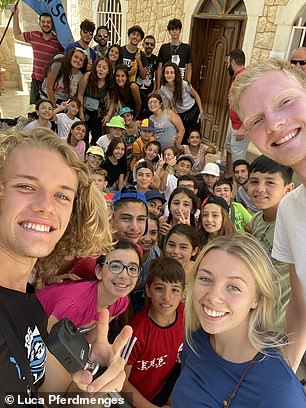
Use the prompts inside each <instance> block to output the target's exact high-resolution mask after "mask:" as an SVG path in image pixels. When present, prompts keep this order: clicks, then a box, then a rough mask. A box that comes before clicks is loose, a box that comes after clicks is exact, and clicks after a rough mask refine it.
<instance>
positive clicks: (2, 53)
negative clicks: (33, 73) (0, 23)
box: [0, 27, 20, 88]
mask: <svg viewBox="0 0 306 408" xmlns="http://www.w3.org/2000/svg"><path fill="white" fill-rule="evenodd" d="M3 31H4V27H0V37H2V33H3ZM0 67H1V68H5V69H6V72H5V87H7V88H17V87H18V86H19V81H20V79H19V77H20V76H19V68H18V65H17V62H16V58H15V50H14V35H13V29H12V28H9V29H8V31H7V33H6V36H5V38H4V40H3V42H2V44H1V46H0Z"/></svg>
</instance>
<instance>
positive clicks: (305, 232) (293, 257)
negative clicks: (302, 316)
mask: <svg viewBox="0 0 306 408" xmlns="http://www.w3.org/2000/svg"><path fill="white" fill-rule="evenodd" d="M305 254H306V188H305V186H304V185H303V184H302V185H300V186H299V187H297V188H296V189H295V190H293V191H292V192H291V193H289V194H287V195H286V196H285V197H284V198H283V199H282V201H281V202H280V204H279V207H278V211H277V217H276V225H275V233H274V241H273V250H272V257H273V258H275V259H277V260H278V261H282V262H286V263H289V264H294V266H295V270H296V274H297V276H298V278H299V280H300V282H301V284H302V287H303V291H304V298H305V302H306V256H305Z"/></svg>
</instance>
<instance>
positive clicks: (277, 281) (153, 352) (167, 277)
mask: <svg viewBox="0 0 306 408" xmlns="http://www.w3.org/2000/svg"><path fill="white" fill-rule="evenodd" d="M113 123H114V122H113ZM113 123H112V124H113ZM118 123H119V122H118ZM141 126H143V127H144V128H145V129H142V128H141ZM110 128H112V127H111V126H110ZM112 136H113V137H111V141H110V143H109V146H108V147H107V148H106V153H107V152H109V151H112V155H111V156H109V157H108V156H107V154H106V156H107V159H109V163H110V164H112V165H114V164H115V163H114V160H112V158H116V160H117V161H118V162H119V160H120V159H121V157H120V155H121V154H123V155H124V154H125V143H124V142H123V139H121V138H120V137H119V136H116V135H112ZM143 136H144V137H143ZM151 137H154V132H153V131H151V130H150V121H149V120H145V121H142V122H141V125H140V139H141V143H143V145H144V147H145V149H144V150H143V152H144V157H143V158H140V157H139V156H136V162H135V166H134V168H133V170H135V172H134V175H133V178H135V181H136V184H135V185H132V184H128V185H125V186H124V185H123V186H121V188H120V189H118V188H116V189H115V191H114V192H113V193H109V190H108V189H107V182H108V180H109V178H108V173H107V171H106V169H105V168H103V163H105V162H106V161H104V162H103V160H104V152H103V149H102V148H101V147H100V146H98V145H97V146H91V147H90V148H89V149H88V150H87V153H86V158H85V160H86V163H87V165H88V167H89V168H90V169H91V172H92V176H93V180H94V182H95V184H96V186H97V187H98V189H99V190H100V191H101V192H102V193H103V194H104V197H105V198H106V199H107V201H108V205H109V209H110V212H111V224H112V229H113V239H114V242H116V243H115V244H114V247H113V249H112V250H111V251H110V252H109V253H108V254H106V256H99V257H98V258H92V257H90V258H79V259H73V260H69V262H68V265H69V266H68V267H67V265H65V267H64V265H63V268H62V269H60V270H59V272H58V276H57V278H58V282H60V283H56V284H54V285H48V284H47V283H48V282H44V283H43V285H42V286H44V287H43V288H42V289H40V290H38V291H37V296H38V298H39V300H40V301H41V303H42V305H43V307H44V309H45V311H46V313H47V315H48V317H49V328H50V327H52V325H53V324H54V323H56V322H57V321H58V320H60V319H61V318H62V317H68V318H70V319H71V320H72V321H73V322H74V323H75V324H76V325H77V326H78V327H84V326H85V327H87V328H91V327H94V323H95V322H96V321H97V319H98V315H99V312H100V311H101V310H102V309H103V308H108V309H109V312H110V321H111V328H112V331H113V332H114V333H116V332H117V330H118V325H119V327H121V326H122V325H125V324H127V323H129V324H130V325H131V326H132V328H133V336H132V337H131V338H130V341H129V343H128V345H127V346H126V348H125V351H124V353H125V356H126V360H127V365H126V369H125V370H126V381H125V383H124V387H123V395H124V396H125V398H126V399H127V400H128V401H129V402H130V403H131V404H133V406H134V407H139V408H140V407H141V408H143V407H154V406H155V407H158V406H163V407H168V406H169V407H170V406H172V407H180V406H185V405H184V404H185V401H186V399H187V398H189V391H188V390H189V386H190V390H191V391H190V392H192V400H193V401H194V405H193V406H195V407H200V406H202V405H201V404H200V402H199V400H202V397H201V395H205V398H208V400H210V399H212V400H214V399H215V398H216V397H215V395H218V398H219V394H220V395H223V394H222V393H224V395H223V397H222V398H225V397H226V396H227V395H230V392H231V391H232V389H234V385H235V383H236V382H237V383H238V380H239V376H240V375H241V374H243V375H244V372H243V367H245V365H244V364H246V363H244V361H249V360H252V361H253V359H255V360H256V362H257V363H258V362H260V364H257V369H256V370H254V371H255V373H256V375H255V374H254V375H255V377H254V376H252V375H250V380H252V381H254V382H255V387H256V389H258V390H260V387H262V384H261V382H260V381H261V380H260V378H259V377H260V375H262V373H263V372H265V370H267V372H266V375H269V374H268V373H269V372H272V373H273V375H274V374H275V372H277V371H279V372H280V373H281V374H280V377H279V380H278V376H277V375H276V374H275V380H274V382H275V389H277V390H278V393H276V392H275V393H272V394H273V395H272V396H271V395H270V394H269V396H268V397H267V395H266V394H267V392H266V389H265V388H264V387H263V388H262V390H260V391H258V393H257V395H255V396H254V395H252V396H251V395H250V394H249V392H248V391H247V389H244V386H241V388H242V391H241V398H242V399H241V401H242V405H244V406H250V407H257V406H259V404H260V403H261V402H262V401H266V400H267V401H268V402H267V404H266V405H265V404H263V405H262V406H268V405H269V404H270V406H276V405H273V401H276V400H277V401H279V400H280V397H279V387H280V382H281V383H282V385H283V387H284V390H287V391H288V390H289V389H290V387H293V388H294V390H295V393H294V396H293V397H292V400H291V401H288V397H287V396H286V397H285V396H284V394H286V393H285V391H282V392H281V396H282V398H283V401H285V402H284V403H285V405H277V406H282V407H285V406H286V407H292V408H293V407H296V406H298V405H296V404H299V403H301V402H302V401H304V398H305V396H304V395H303V391H302V387H300V385H299V383H298V380H297V379H296V377H295V376H294V374H293V372H290V369H289V367H287V366H286V363H283V360H282V358H281V357H280V356H281V355H282V352H283V351H282V345H281V344H280V342H279V341H277V340H276V337H275V336H274V337H273V336H272V335H270V334H269V335H266V336H265V335H264V333H263V332H266V333H270V332H272V330H274V331H275V332H276V331H277V330H278V331H279V333H282V332H283V325H284V316H285V310H286V307H287V304H288V300H289V295H290V283H289V277H288V267H287V266H286V265H284V264H281V263H279V262H276V261H274V260H273V259H271V249H272V243H273V234H274V226H275V219H276V212H277V207H278V205H279V203H280V201H281V199H282V197H283V196H284V195H285V194H286V193H287V192H289V191H291V190H292V189H293V188H294V185H293V183H292V170H291V169H290V168H288V167H285V166H281V165H279V164H277V163H275V162H274V161H272V160H271V159H268V158H267V157H265V156H260V157H258V158H256V159H255V160H254V162H253V163H251V165H250V166H247V169H248V176H247V182H246V183H244V188H245V190H246V192H247V193H248V195H249V197H250V199H251V201H252V202H253V204H254V206H255V207H256V209H257V212H256V213H255V214H251V213H250V212H248V211H247V210H246V208H245V207H244V206H243V205H242V204H241V203H238V202H236V201H234V196H233V185H232V182H231V181H230V180H228V179H225V178H224V177H220V169H219V167H218V165H217V164H216V163H208V164H206V165H205V166H204V169H203V170H202V172H201V173H202V174H201V175H200V177H201V176H202V177H203V180H202V181H201V182H202V183H203V186H202V190H201V194H199V193H200V189H199V179H198V178H197V177H198V176H199V175H198V174H196V175H191V170H192V168H193V165H194V164H195V160H194V158H193V156H192V155H186V154H183V155H181V156H178V157H177V150H176V148H175V147H170V148H168V149H165V151H164V152H163V154H162V155H161V154H160V152H158V151H157V150H158V149H156V151H155V153H156V154H155V153H154V151H153V150H154V148H155V147H157V148H158V145H157V142H156V141H154V140H151ZM118 140H120V142H119V141H118ZM199 140H201V139H199ZM117 141H118V143H117ZM114 143H117V144H116V145H115V146H114ZM121 145H122V146H121ZM134 145H135V142H134ZM134 145H133V149H134V147H135V148H136V146H137V147H139V146H138V144H137V143H136V145H135V146H134ZM151 150H152V151H151ZM154 155H155V157H154V159H156V158H157V160H155V161H154V159H153V160H152V157H153V156H154ZM107 159H106V160H107ZM101 164H102V168H101V167H100V166H101ZM235 165H236V164H234V169H235ZM110 171H111V175H113V174H114V170H110ZM234 173H235V172H234ZM156 175H158V177H159V184H158V181H156V179H155V176H156ZM236 180H237V183H238V180H239V181H240V179H239V178H238V177H237V179H236ZM154 183H157V184H156V188H155V189H152V185H154ZM162 186H165V187H162ZM169 186H170V187H169ZM101 199H102V195H101ZM166 209H167V210H168V211H166ZM246 231H248V232H250V233H251V234H252V235H253V237H254V238H250V237H249V236H248V234H247V233H246ZM240 247H241V248H242V249H241V250H240V252H239V251H237V250H236V249H237V248H240ZM244 252H245V253H244ZM250 254H251V255H252V256H257V258H252V256H251V255H250ZM258 257H259V258H258ZM249 258H250V259H249ZM269 258H270V259H271V260H272V262H273V264H274V266H275V268H276V270H277V271H278V275H276V274H275V273H274V272H273V270H272V268H271V266H270V263H269V262H270V261H269ZM255 259H256V261H254V260H255ZM232 268H234V269H233V270H235V274H234V275H235V276H233V274H232V273H231V271H232ZM261 275H266V276H265V277H263V276H261ZM67 277H68V278H69V279H73V280H75V282H67V281H66V280H65V278H67ZM84 278H85V280H84ZM262 280H263V281H264V283H262ZM63 285H64V286H63ZM264 285H267V286H268V287H269V290H271V293H268V294H267V288H266V287H264ZM269 285H270V286H269ZM278 286H280V288H281V295H280V297H277V295H276V292H277V287H278ZM250 288H253V289H252V290H251V289H250ZM63 289H64V290H63ZM273 291H275V298H274V297H273ZM202 293H203V294H202ZM204 293H205V295H204ZM250 293H253V295H252V296H253V297H252V302H251V301H250V303H247V306H246V305H245V304H243V302H242V304H243V305H244V306H243V307H244V308H245V311H244V312H241V311H239V312H237V311H236V309H235V307H233V306H232V303H231V302H234V303H235V302H236V304H238V303H239V302H241V299H244V298H245V299H247V297H248V296H251V295H250ZM232 297H233V299H232ZM265 297H267V298H269V302H270V303H269V304H270V306H269V307H270V309H269V314H268V315H269V319H271V321H269V322H267V316H268V315H265V312H264V311H263V310H262V308H264V307H266V305H267V302H268V301H267V302H266V301H265V300H264V299H265ZM227 298H228V299H227ZM234 298H235V299H236V300H234ZM221 299H222V300H221ZM185 301H187V303H186V310H185V319H186V330H187V331H186V333H187V338H185V341H184V333H185V323H184V322H185V319H184V309H185V307H184V304H185ZM237 302H238V303H237ZM265 302H266V303H265ZM234 303H233V304H234ZM271 305H273V310H272V309H271V307H272V306H271ZM240 307H241V306H240ZM246 310H247V312H246ZM255 310H256V313H255ZM258 310H260V312H258ZM257 312H258V313H257ZM241 313H242V314H241ZM236 315H237V316H238V317H237V316H236ZM253 315H256V319H257V320H256V322H255V323H254V321H253V320H254V318H253V317H252V316H253ZM228 316H233V317H228ZM241 316H243V319H242V317H241ZM274 316H275V319H274ZM227 319H228V320H229V323H228V322H227ZM262 319H265V320H264V323H263V321H262ZM223 321H224V322H223ZM250 324H253V326H252V327H254V330H258V333H259V331H260V330H261V331H262V332H261V333H259V334H258V339H256V340H254V339H253V338H249V337H248V336H249V334H250V330H249V327H250V326H249V325H250ZM238 327H239V330H238V329H237V328H238ZM241 327H243V330H242V329H241ZM201 328H202V329H203V330H201ZM259 329H260V330H259ZM233 333H234V334H233ZM204 334H205V336H206V337H205V336H204V337H203V335H204ZM230 336H232V339H231V337H230ZM260 336H262V338H264V340H265V341H262V342H261V343H260V339H261V337H260ZM223 337H224V339H226V338H227V337H228V340H227V343H226V346H224V345H223V346H222V342H223V341H224V340H223ZM88 338H89V339H90V340H92V339H93V338H95V329H94V328H93V329H91V330H90V331H89V333H88ZM219 342H220V344H221V348H219ZM228 342H229V343H228ZM204 344H205V347H206V349H205V350H204V349H203V346H204ZM228 344H233V345H234V346H233V349H231V348H230V347H229V346H228ZM194 347H195V348H194ZM222 347H225V348H224V350H227V348H229V350H230V352H228V351H226V352H224V353H223V351H222V350H223V348H222ZM239 347H240V348H239ZM270 347H272V348H273V351H271V350H272V349H271V350H270ZM182 349H183V354H182V353H181V352H182ZM208 349H210V350H208ZM238 350H239V352H240V351H241V350H245V352H243V355H242V356H240V357H238V355H239V352H238ZM267 350H268V351H267ZM258 352H259V353H258ZM278 352H280V353H281V354H278ZM180 356H181V358H183V360H182V361H181V358H180ZM182 356H183V357H182ZM221 357H222V358H221ZM202 358H203V361H205V364H208V366H207V373H205V374H203V371H205V369H204V366H203V368H199V369H197V365H199V364H200V365H201V366H202V363H201V361H202ZM216 359H217V360H218V359H219V360H220V361H219V363H220V362H221V365H224V367H225V372H227V374H226V375H227V376H228V377H229V378H231V379H229V378H227V377H226V378H227V379H226V381H225V385H222V387H220V389H217V387H216V386H214V389H213V390H212V391H209V390H208V389H207V387H205V386H203V385H201V382H202V375H203V378H206V377H207V376H208V378H209V376H210V375H211V376H212V378H214V379H215V380H216V383H219V381H221V382H222V378H223V377H222V376H223V375H224V373H223V374H222V373H220V372H219V371H217V370H215V368H214V365H215V364H216V363H217V364H219V363H218V362H216V361H215V360H216ZM228 360H229V361H228ZM274 360H275V361H274ZM181 363H182V364H183V365H182V366H181ZM237 363H238V364H237ZM241 363H243V364H241ZM238 366H239V367H238ZM221 371H222V370H221ZM180 373H181V375H180ZM209 373H211V374H209ZM239 373H240V374H239ZM235 378H236V380H235ZM207 381H208V382H209V381H210V380H207ZM175 384H177V385H175ZM287 391H286V392H287ZM186 392H187V393H188V395H187V394H186ZM225 394H227V395H225ZM276 394H277V395H276ZM203 398H204V397H203ZM220 398H221V397H220ZM243 398H246V399H243ZM237 401H238V400H237ZM246 401H247V402H246ZM248 401H250V403H249V402H248ZM220 402H222V401H220ZM294 404H295V405H294ZM204 406H205V405H204ZM209 406H213V407H215V406H216V407H217V406H219V405H217V404H216V403H215V404H213V403H212V405H209Z"/></svg>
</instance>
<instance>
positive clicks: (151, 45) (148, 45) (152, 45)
mask: <svg viewBox="0 0 306 408" xmlns="http://www.w3.org/2000/svg"><path fill="white" fill-rule="evenodd" d="M144 44H145V46H147V47H154V46H155V44H154V43H151V42H147V41H145V43H144Z"/></svg>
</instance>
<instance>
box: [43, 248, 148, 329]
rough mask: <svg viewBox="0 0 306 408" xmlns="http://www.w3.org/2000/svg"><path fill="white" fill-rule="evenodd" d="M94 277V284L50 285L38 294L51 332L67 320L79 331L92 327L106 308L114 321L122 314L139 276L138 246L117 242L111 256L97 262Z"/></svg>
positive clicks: (92, 281) (90, 282)
mask: <svg viewBox="0 0 306 408" xmlns="http://www.w3.org/2000/svg"><path fill="white" fill-rule="evenodd" d="M95 273H96V279H95V280H90V281H81V282H80V281H78V282H73V283H62V284H59V285H58V284H57V285H50V286H46V287H44V288H43V289H41V290H39V291H37V292H36V295H37V297H38V299H39V301H40V302H41V304H42V306H43V308H44V310H45V312H46V314H47V316H48V328H49V329H51V327H52V326H53V325H54V324H55V323H56V322H57V321H58V320H61V319H62V318H64V317H66V318H68V319H70V320H72V321H73V323H74V324H75V325H76V326H77V327H83V326H88V325H91V324H92V323H93V322H96V321H97V320H98V318H99V313H100V311H101V310H102V309H103V308H108V309H109V313H110V318H111V319H112V318H114V317H117V316H118V315H119V314H121V313H123V312H124V311H125V309H126V308H127V307H128V303H129V300H128V294H129V293H130V292H131V291H132V290H133V289H134V287H135V285H136V282H137V280H138V277H139V274H140V254H139V252H138V250H137V247H136V246H135V244H133V243H132V242H129V241H124V240H120V241H118V242H117V244H116V245H115V246H114V249H113V250H112V251H111V252H110V253H108V254H107V255H106V256H104V255H101V256H99V257H98V258H97V262H96V270H95Z"/></svg>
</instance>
